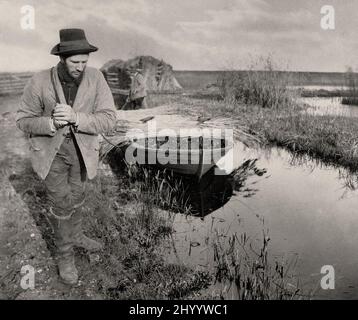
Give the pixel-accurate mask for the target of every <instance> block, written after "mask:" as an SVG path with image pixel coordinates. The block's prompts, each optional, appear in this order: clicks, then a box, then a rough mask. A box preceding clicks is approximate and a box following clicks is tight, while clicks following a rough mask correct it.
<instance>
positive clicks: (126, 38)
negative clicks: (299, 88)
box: [0, 0, 358, 71]
mask: <svg viewBox="0 0 358 320" xmlns="http://www.w3.org/2000/svg"><path fill="white" fill-rule="evenodd" d="M331 2H332V4H333V5H334V6H335V8H336V25H337V30H335V31H330V32H325V31H323V30H322V29H321V28H320V25H319V21H320V18H321V14H320V6H321V5H323V4H325V1H323V0H318V1H314V2H312V1H308V0H302V1H300V2H297V1H294V0H267V1H265V0H197V1H195V2H193V1H191V0H181V1H167V0H155V1H149V0H121V1H118V0H107V1H105V2H97V1H94V0H83V1H73V0H60V1H45V0H26V1H25V0H23V1H22V0H14V1H1V2H0V12H1V13H0V17H1V19H0V49H1V50H2V56H4V55H5V57H4V58H2V59H1V60H0V70H3V71H6V70H21V69H28V68H33V69H38V68H46V67H48V64H49V63H53V61H56V58H55V57H51V56H50V55H49V51H50V50H51V48H52V47H53V46H54V45H55V44H56V43H57V42H58V41H59V39H58V30H59V29H61V28H66V27H80V28H84V29H85V30H86V34H87V37H88V39H89V41H90V42H92V43H93V44H94V45H97V46H98V47H99V48H100V50H99V51H98V52H97V53H94V54H93V55H92V56H91V60H90V62H91V63H93V65H95V66H97V67H100V66H101V65H103V64H104V63H105V62H106V61H107V60H108V59H112V58H122V59H127V58H129V57H131V56H133V55H137V54H147V55H153V56H155V57H158V58H163V59H165V60H166V61H168V62H169V63H171V64H173V66H174V67H175V68H176V69H218V68H223V67H224V66H225V64H227V61H231V62H230V63H231V64H232V66H233V67H236V68H245V66H247V60H248V57H249V55H250V54H254V55H255V54H257V55H265V54H268V53H270V52H275V54H276V56H277V57H278V59H281V60H284V61H291V62H292V68H295V69H300V70H326V71H331V70H343V69H344V66H345V65H346V64H347V63H350V64H355V56H354V51H355V50H356V49H357V48H358V41H357V40H355V39H356V36H355V34H354V30H356V28H357V21H356V19H355V17H354V13H355V12H356V9H358V4H355V2H354V1H352V0H347V1H345V2H344V4H343V3H342V2H339V1H338V0H332V1H331ZM24 4H30V5H33V6H34V8H35V10H36V11H35V12H36V28H35V30H27V31H24V30H22V29H21V28H20V23H19V21H20V18H21V13H20V8H21V6H22V5H24ZM322 57H324V58H322Z"/></svg>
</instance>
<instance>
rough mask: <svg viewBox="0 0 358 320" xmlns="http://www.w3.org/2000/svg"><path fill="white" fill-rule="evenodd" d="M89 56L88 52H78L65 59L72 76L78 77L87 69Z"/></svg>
mask: <svg viewBox="0 0 358 320" xmlns="http://www.w3.org/2000/svg"><path fill="white" fill-rule="evenodd" d="M88 56H89V55H88V54H77V55H74V56H71V57H68V58H67V59H66V60H65V61H64V62H65V65H66V68H67V71H68V73H69V74H70V75H71V77H72V78H74V79H77V78H78V77H79V76H80V75H81V74H82V72H83V71H84V70H85V68H86V65H87V61H88Z"/></svg>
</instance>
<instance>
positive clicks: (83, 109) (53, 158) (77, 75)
mask: <svg viewBox="0 0 358 320" xmlns="http://www.w3.org/2000/svg"><path fill="white" fill-rule="evenodd" d="M97 50H98V48H97V47H95V46H92V45H90V44H89V43H88V41H87V39H86V36H85V33H84V31H83V30H82V29H63V30H60V43H59V44H57V45H56V46H55V47H54V48H53V49H52V51H51V54H53V55H56V56H59V57H60V62H59V63H58V64H57V66H55V67H53V68H52V69H49V70H45V71H42V72H39V73H37V74H35V75H34V76H33V77H32V79H31V80H30V81H29V83H28V84H27V85H26V87H25V89H24V93H23V96H22V100H21V106H20V108H19V110H18V113H17V120H16V121H17V126H18V128H20V129H21V130H22V131H24V132H26V133H28V134H29V142H30V149H31V162H32V166H33V168H34V170H35V172H36V173H37V174H38V175H39V176H40V177H41V178H42V179H43V180H44V183H45V185H46V187H47V189H48V196H49V202H50V208H49V210H48V211H49V212H48V213H49V217H50V221H51V222H52V225H53V228H54V234H55V244H56V248H57V251H56V260H57V264H58V268H59V274H60V277H61V279H62V280H63V281H64V282H65V283H67V284H71V285H73V284H76V283H77V281H78V272H77V269H76V266H75V263H74V252H73V247H74V246H78V247H83V248H85V249H87V250H91V251H95V250H100V249H101V248H102V244H100V243H99V242H97V241H95V240H92V239H90V238H87V237H86V236H85V235H84V234H83V232H82V230H81V223H82V210H81V207H82V205H83V203H84V200H85V185H86V180H87V179H93V178H94V177H95V175H96V173H97V165H98V155H99V141H98V134H99V133H105V132H109V131H111V130H113V128H114V126H115V123H116V113H115V107H114V101H113V96H112V94H111V91H110V89H109V87H108V85H107V82H106V81H105V79H104V77H103V75H102V73H101V72H100V71H98V70H97V69H94V68H91V67H86V64H87V61H88V58H89V54H90V53H91V52H95V51H97Z"/></svg>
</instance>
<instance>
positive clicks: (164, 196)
mask: <svg viewBox="0 0 358 320" xmlns="http://www.w3.org/2000/svg"><path fill="white" fill-rule="evenodd" d="M127 172H128V174H127V176H126V177H125V178H123V176H122V180H121V181H120V183H118V180H117V179H114V177H110V176H107V177H106V176H101V177H100V178H99V179H97V181H96V183H95V184H93V185H92V187H91V190H90V195H89V200H90V201H89V203H88V208H94V210H88V219H86V221H88V226H87V229H88V230H89V232H90V234H92V235H96V237H98V238H101V239H102V240H103V241H104V242H105V250H104V252H103V253H101V255H100V257H99V260H98V263H96V269H94V270H96V271H95V274H94V277H95V278H96V279H98V280H97V283H98V284H97V288H98V290H99V291H100V292H101V294H102V295H104V296H105V297H108V298H112V299H176V298H184V297H188V296H191V295H196V294H198V292H199V291H200V290H201V289H203V288H205V287H206V286H208V285H209V283H210V275H209V273H208V272H198V271H194V270H191V269H189V268H187V267H185V266H184V265H180V264H173V263H167V262H166V261H165V254H166V251H167V250H168V245H169V243H170V241H171V236H170V235H171V233H172V232H173V214H172V211H171V210H170V208H173V209H176V206H177V205H178V203H177V202H176V201H178V200H173V198H174V197H173V193H174V192H176V190H175V188H180V186H179V185H178V186H176V187H175V186H174V187H173V186H172V185H171V184H170V183H169V182H168V181H166V180H165V179H164V178H163V177H162V176H160V174H159V173H158V172H157V173H155V174H154V173H153V172H150V171H149V170H148V169H145V168H138V167H130V166H129V167H127ZM120 190H122V192H125V193H126V196H124V197H121V196H118V193H121V191H120ZM161 207H165V208H166V211H163V210H162V209H161Z"/></svg>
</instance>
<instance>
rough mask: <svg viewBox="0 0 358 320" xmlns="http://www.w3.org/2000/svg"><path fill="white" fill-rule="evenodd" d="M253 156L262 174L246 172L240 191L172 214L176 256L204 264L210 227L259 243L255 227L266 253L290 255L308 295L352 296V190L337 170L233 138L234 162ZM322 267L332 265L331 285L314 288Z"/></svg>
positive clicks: (355, 225)
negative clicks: (194, 210) (210, 205)
mask: <svg viewBox="0 0 358 320" xmlns="http://www.w3.org/2000/svg"><path fill="white" fill-rule="evenodd" d="M256 158H257V159H258V161H257V163H256V165H257V167H258V168H265V169H266V170H267V173H266V174H264V175H263V176H261V177H259V176H257V175H252V176H249V177H248V178H247V180H246V184H245V187H244V189H243V190H242V191H241V192H236V194H233V195H232V196H231V197H230V196H229V197H227V199H225V201H222V203H221V204H220V205H222V206H221V207H220V206H219V208H217V209H216V208H214V209H216V210H211V211H210V210H208V211H207V212H205V214H204V217H202V218H198V217H192V216H184V215H180V214H177V215H176V217H175V224H174V227H175V230H176V232H175V234H174V239H175V246H176V250H177V253H178V256H179V259H180V260H182V261H183V262H184V263H186V264H188V265H191V266H200V265H203V266H209V267H210V266H212V265H213V256H212V250H211V247H210V245H209V244H210V241H211V240H212V239H213V237H214V235H215V232H216V231H217V232H218V233H219V234H225V235H227V236H229V235H230V234H232V233H234V232H236V233H238V234H242V233H243V232H245V233H246V234H247V235H248V236H249V237H250V238H251V241H253V243H254V244H255V243H256V244H259V242H260V241H262V230H263V229H265V230H266V229H267V230H268V231H269V236H270V238H271V241H270V243H269V249H270V255H271V257H273V258H274V259H278V260H282V259H284V260H287V261H294V260H295V259H297V264H296V266H295V268H294V269H292V272H293V273H294V274H295V276H296V277H298V278H299V279H300V283H301V287H303V288H305V289H307V290H309V289H312V288H317V287H318V289H317V291H316V293H315V297H316V298H325V299H353V298H354V299H357V298H358V275H357V270H358V269H357V266H358V232H357V231H358V209H357V208H358V191H356V190H350V189H349V188H347V187H346V180H345V179H343V178H342V174H343V173H344V171H339V170H338V169H335V168H333V167H327V166H323V165H321V164H320V163H319V162H317V161H313V160H309V159H303V160H301V161H299V162H298V161H293V160H294V159H293V158H292V156H291V154H290V153H288V152H286V151H283V150H281V149H276V148H273V149H271V150H270V151H264V150H253V149H248V148H245V147H244V146H243V145H242V144H241V143H236V144H235V147H234V162H235V165H236V166H239V165H240V164H242V163H243V162H244V161H245V160H247V159H256ZM212 183H213V182H212ZM213 184H215V183H213ZM229 189H230V188H229ZM229 189H226V190H229ZM204 203H206V202H205V201H204ZM215 230H216V231H215ZM324 265H332V266H333V267H334V269H335V289H334V290H323V289H321V288H320V280H321V277H322V276H323V275H322V274H321V273H320V271H321V268H322V266H324Z"/></svg>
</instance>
